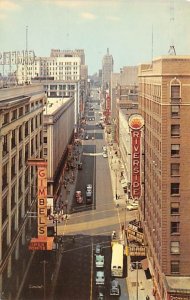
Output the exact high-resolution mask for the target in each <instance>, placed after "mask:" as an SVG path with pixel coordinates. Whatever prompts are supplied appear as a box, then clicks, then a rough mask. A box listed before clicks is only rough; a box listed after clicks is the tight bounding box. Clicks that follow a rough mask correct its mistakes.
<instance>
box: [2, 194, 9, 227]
mask: <svg viewBox="0 0 190 300" xmlns="http://www.w3.org/2000/svg"><path fill="white" fill-rule="evenodd" d="M7 216H8V212H7V196H5V197H4V198H3V200H2V223H4V222H5V220H6V219H7Z"/></svg>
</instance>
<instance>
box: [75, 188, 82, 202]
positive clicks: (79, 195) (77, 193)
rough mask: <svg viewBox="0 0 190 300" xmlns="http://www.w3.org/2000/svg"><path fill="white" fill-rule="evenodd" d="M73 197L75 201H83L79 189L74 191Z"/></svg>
mask: <svg viewBox="0 0 190 300" xmlns="http://www.w3.org/2000/svg"><path fill="white" fill-rule="evenodd" d="M75 198H76V202H77V203H79V204H81V203H83V197H82V193H81V191H76V192H75Z"/></svg>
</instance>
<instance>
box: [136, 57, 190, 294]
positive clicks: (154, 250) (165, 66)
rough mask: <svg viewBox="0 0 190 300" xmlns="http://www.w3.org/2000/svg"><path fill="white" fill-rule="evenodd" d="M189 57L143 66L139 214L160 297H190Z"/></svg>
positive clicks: (155, 286) (140, 77)
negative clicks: (141, 159) (143, 176)
mask: <svg viewBox="0 0 190 300" xmlns="http://www.w3.org/2000/svg"><path fill="white" fill-rule="evenodd" d="M189 95H190V56H164V57H161V58H158V59H155V60H153V62H152V64H149V65H148V64H147V65H141V66H140V67H139V112H140V113H141V114H142V116H143V117H144V122H145V127H144V130H145V133H144V147H145V149H144V153H145V160H144V164H145V165H144V171H145V178H144V179H145V180H144V185H145V188H144V195H143V197H142V201H141V210H140V217H141V220H142V223H143V226H144V232H145V236H146V241H147V249H148V257H149V261H150V266H151V270H152V274H153V282H154V291H153V293H154V294H155V297H156V299H160V300H163V299H190V298H189V297H190V254H189V253H190V252H189V247H188V246H189V244H190V234H189V232H190V218H189V211H190V188H189V182H190V168H189V165H190V155H189V149H190V130H189V119H190V97H189Z"/></svg>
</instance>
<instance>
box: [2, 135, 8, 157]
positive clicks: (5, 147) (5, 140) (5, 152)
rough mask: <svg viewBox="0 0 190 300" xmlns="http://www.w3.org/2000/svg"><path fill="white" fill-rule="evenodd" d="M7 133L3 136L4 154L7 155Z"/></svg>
mask: <svg viewBox="0 0 190 300" xmlns="http://www.w3.org/2000/svg"><path fill="white" fill-rule="evenodd" d="M7 142H8V141H7V135H4V137H3V156H5V155H6V154H7V153H8V144H7Z"/></svg>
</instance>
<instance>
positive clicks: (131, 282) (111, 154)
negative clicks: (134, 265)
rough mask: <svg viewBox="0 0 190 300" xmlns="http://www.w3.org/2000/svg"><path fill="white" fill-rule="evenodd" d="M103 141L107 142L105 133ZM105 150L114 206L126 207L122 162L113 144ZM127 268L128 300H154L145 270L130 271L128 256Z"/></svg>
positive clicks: (151, 285)
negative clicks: (147, 299)
mask: <svg viewBox="0 0 190 300" xmlns="http://www.w3.org/2000/svg"><path fill="white" fill-rule="evenodd" d="M105 141H106V143H107V136H106V133H105ZM107 150H108V160H109V166H110V174H111V181H112V189H113V200H114V203H115V205H116V207H117V206H119V207H126V204H127V203H128V197H127V195H126V194H125V193H124V190H123V187H122V185H121V180H120V178H121V176H120V174H121V171H122V170H121V164H122V163H121V162H120V158H118V155H117V153H118V151H117V149H113V146H109V145H108V144H107ZM127 268H128V270H127V278H126V282H127V287H128V294H129V300H137V299H138V300H146V297H147V295H148V296H149V298H150V300H155V298H154V296H153V295H152V290H153V282H152V279H147V278H146V275H145V271H144V270H143V269H138V271H137V270H136V269H134V270H132V271H131V270H130V256H128V257H127ZM137 281H138V285H137Z"/></svg>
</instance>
